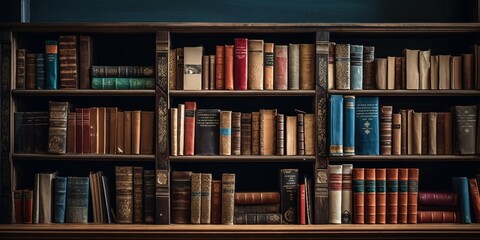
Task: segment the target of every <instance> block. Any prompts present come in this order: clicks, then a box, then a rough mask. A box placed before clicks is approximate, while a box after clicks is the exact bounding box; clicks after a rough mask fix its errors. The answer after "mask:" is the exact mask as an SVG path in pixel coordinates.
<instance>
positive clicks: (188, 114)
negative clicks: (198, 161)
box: [184, 102, 197, 156]
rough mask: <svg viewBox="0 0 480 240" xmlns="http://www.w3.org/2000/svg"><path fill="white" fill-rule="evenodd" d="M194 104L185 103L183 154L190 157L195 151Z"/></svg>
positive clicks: (195, 108)
mask: <svg viewBox="0 0 480 240" xmlns="http://www.w3.org/2000/svg"><path fill="white" fill-rule="evenodd" d="M196 110H197V103H196V102H185V138H184V139H185V146H184V154H185V155H187V156H192V155H193V154H194V150H195V112H196Z"/></svg>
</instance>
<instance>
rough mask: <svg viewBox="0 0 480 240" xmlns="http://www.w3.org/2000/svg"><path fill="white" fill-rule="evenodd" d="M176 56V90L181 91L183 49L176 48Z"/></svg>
mask: <svg viewBox="0 0 480 240" xmlns="http://www.w3.org/2000/svg"><path fill="white" fill-rule="evenodd" d="M175 51H176V53H177V54H176V55H177V61H176V62H177V67H176V69H177V72H176V74H175V75H176V76H177V78H176V82H177V84H176V86H177V87H176V89H179V90H182V89H183V75H184V73H183V70H184V55H183V48H176V49H175Z"/></svg>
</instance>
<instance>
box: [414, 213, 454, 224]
mask: <svg viewBox="0 0 480 240" xmlns="http://www.w3.org/2000/svg"><path fill="white" fill-rule="evenodd" d="M458 222H460V213H459V212H458V211H418V223H458Z"/></svg>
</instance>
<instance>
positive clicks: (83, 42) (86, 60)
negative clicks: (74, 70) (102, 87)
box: [79, 36, 93, 89]
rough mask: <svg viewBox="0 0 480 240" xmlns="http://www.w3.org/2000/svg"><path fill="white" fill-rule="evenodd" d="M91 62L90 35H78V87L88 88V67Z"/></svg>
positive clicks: (91, 47)
mask: <svg viewBox="0 0 480 240" xmlns="http://www.w3.org/2000/svg"><path fill="white" fill-rule="evenodd" d="M92 62H93V44H92V38H91V37H90V36H80V61H79V63H80V66H79V73H80V88H81V89H90V86H91V85H90V75H91V74H90V68H91V67H92Z"/></svg>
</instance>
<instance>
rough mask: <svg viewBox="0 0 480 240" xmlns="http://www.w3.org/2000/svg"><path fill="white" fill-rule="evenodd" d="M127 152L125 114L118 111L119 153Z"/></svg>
mask: <svg viewBox="0 0 480 240" xmlns="http://www.w3.org/2000/svg"><path fill="white" fill-rule="evenodd" d="M124 152H125V114H124V113H123V112H122V111H118V112H117V149H116V153H117V154H123V153H124Z"/></svg>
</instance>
